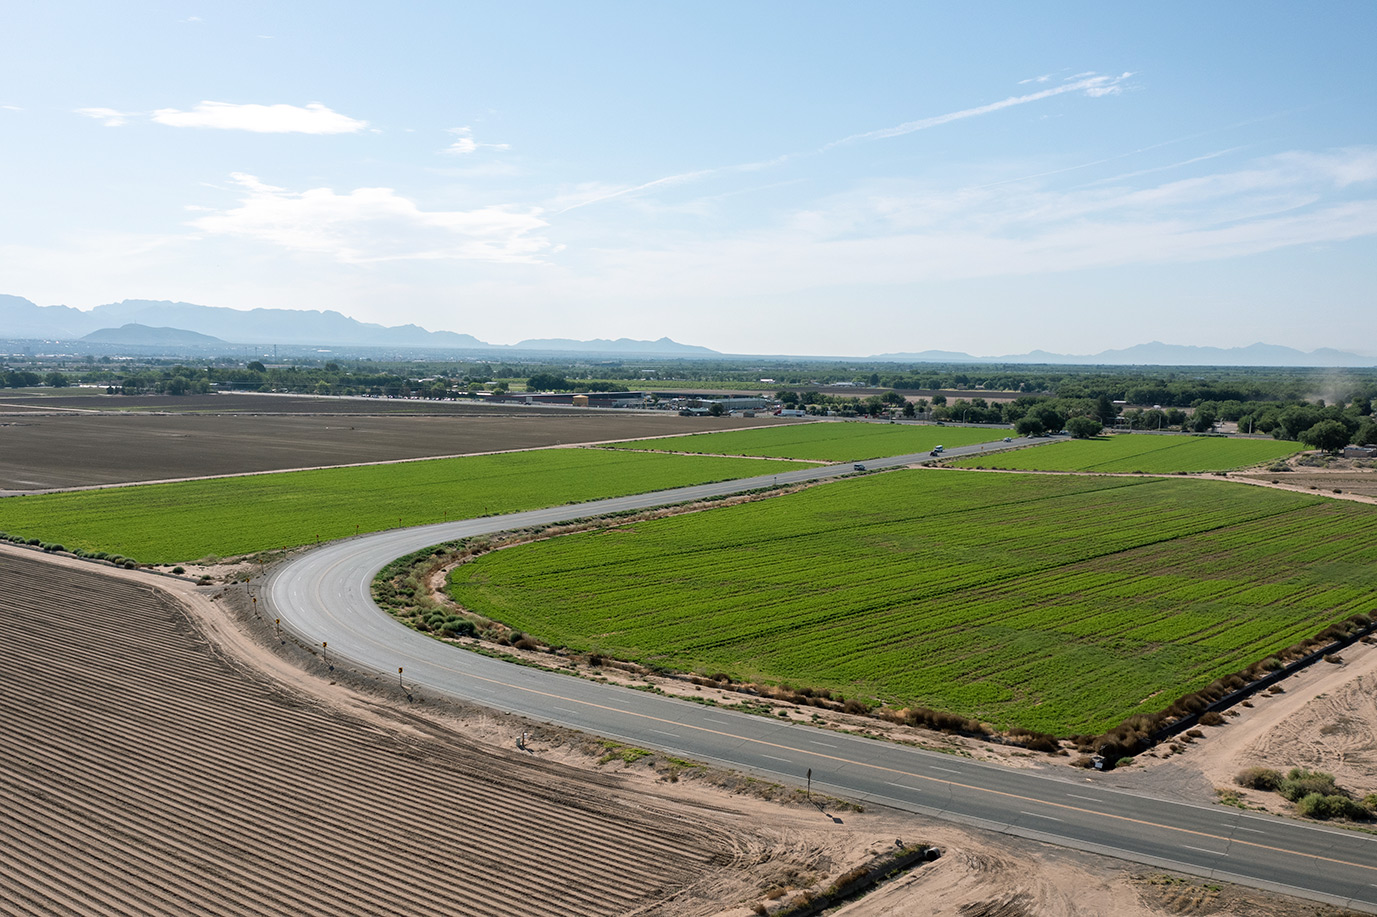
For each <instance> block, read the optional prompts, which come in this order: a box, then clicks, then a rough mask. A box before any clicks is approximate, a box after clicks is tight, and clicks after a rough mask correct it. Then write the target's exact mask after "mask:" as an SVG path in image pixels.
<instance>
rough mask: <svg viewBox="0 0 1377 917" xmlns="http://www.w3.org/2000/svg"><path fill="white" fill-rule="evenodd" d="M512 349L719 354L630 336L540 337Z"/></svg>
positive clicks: (665, 341) (704, 349)
mask: <svg viewBox="0 0 1377 917" xmlns="http://www.w3.org/2000/svg"><path fill="white" fill-rule="evenodd" d="M512 348H513V349H519V350H560V351H564V350H573V351H582V352H585V353H586V352H589V351H592V352H595V353H639V354H661V355H676V354H677V355H683V356H688V355H694V354H696V355H698V356H720V355H721V354H720V353H719V352H718V351H716V350H711V349H709V348H707V347H699V346H697V345H695V344H680V343H678V342H677V341H671V340H670V339H669V338H660V339H659V340H658V341H633V340H631V339H630V338H617V339H616V340H615V341H609V340H607V339H606V338H597V339H595V340H592V341H571V340H569V339H568V338H540V339H535V340H529V341H521V342H520V343H517V344H513V345H512Z"/></svg>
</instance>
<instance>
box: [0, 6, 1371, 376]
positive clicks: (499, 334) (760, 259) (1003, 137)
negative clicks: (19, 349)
mask: <svg viewBox="0 0 1377 917" xmlns="http://www.w3.org/2000/svg"><path fill="white" fill-rule="evenodd" d="M7 6H8V8H7V10H6V13H5V15H4V24H5V27H4V29H3V30H0V293H10V294H14V295H18V296H24V297H27V298H29V299H31V300H33V301H34V302H36V303H39V304H40V305H54V304H64V305H68V306H75V307H77V308H82V309H89V308H92V307H94V306H97V305H100V304H102V303H107V302H114V301H118V300H122V299H167V300H179V301H186V302H194V303H199V304H203V305H212V306H228V307H231V308H235V309H252V308H255V307H268V308H291V309H333V310H337V311H339V312H342V313H344V314H346V315H349V316H351V317H353V318H356V319H359V320H361V321H369V322H380V323H382V324H386V325H399V324H405V323H415V324H419V325H422V326H423V327H426V328H428V329H430V330H448V331H455V332H462V333H468V334H472V335H474V336H476V337H478V338H480V339H482V340H484V341H487V342H489V343H495V344H510V343H515V342H517V341H520V340H524V339H529V338H550V337H564V338H575V339H580V340H587V339H593V338H621V337H628V338H634V339H647V340H653V339H657V338H660V337H662V336H668V337H670V338H672V339H674V340H676V341H679V342H682V343H688V344H697V345H702V346H706V347H711V348H713V349H715V350H719V351H723V352H729V353H756V354H812V355H833V356H866V355H873V354H880V353H894V352H917V351H923V350H934V349H936V350H953V351H963V352H967V353H971V354H976V355H998V354H1017V353H1024V352H1027V351H1029V350H1033V349H1043V350H1048V351H1053V352H1059V353H1074V354H1091V353H1097V352H1099V351H1102V350H1106V349H1111V348H1118V347H1126V346H1130V345H1132V344H1136V343H1143V342H1146V341H1152V340H1160V341H1165V342H1168V343H1179V344H1197V345H1210V346H1220V347H1230V346H1244V345H1247V344H1251V343H1254V342H1256V341H1262V342H1266V343H1274V344H1286V345H1290V346H1292V347H1297V348H1300V349H1302V350H1311V349H1314V348H1318V347H1336V348H1339V349H1342V350H1348V351H1352V352H1357V353H1362V354H1364V355H1377V296H1374V290H1375V289H1377V283H1375V282H1374V281H1377V54H1374V53H1373V51H1372V47H1371V41H1372V36H1373V35H1374V34H1377V3H1372V2H1368V0H1356V2H1355V0H1332V2H1327V3H1322V4H1299V3H1268V2H1256V0H1249V2H1233V0H1221V2H1212V3H1203V4H1202V3H1198V2H1190V3H1160V4H1133V5H1130V6H1131V8H1116V6H1115V5H1113V4H1108V5H1106V4H1103V3H1094V4H1091V3H1085V4H1076V3H1058V4H1053V5H1048V4H1029V3H1019V4H1016V3H995V2H989V3H961V4H955V3H940V4H939V3H922V2H916V0H915V2H904V3H900V2H894V3H881V2H872V3H813V2H770V0H757V2H750V3H741V2H739V0H738V2H732V3H714V2H706V0H695V2H683V3H676V2H665V3H644V2H637V3H632V2H627V3H606V2H596V0H583V2H578V3H574V2H566V3H543V2H520V3H501V4H499V3H485V4H478V3H459V2H443V3H430V2H419V0H418V2H407V3H393V4H382V3H351V2H330V3H312V2H292V3H280V2H274V3H257V2H249V0H236V2H233V3H230V2H199V0H198V2H127V3H117V4H112V3H108V2H103V0H102V2H92V3H77V2H62V0H54V2H37V0H13V2H11V3H10V4H8V5H7ZM1119 6H1120V7H1124V6H1125V5H1122V4H1121V5H1119Z"/></svg>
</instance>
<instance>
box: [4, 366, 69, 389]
mask: <svg viewBox="0 0 1377 917" xmlns="http://www.w3.org/2000/svg"><path fill="white" fill-rule="evenodd" d="M49 375H56V376H60V377H61V378H62V380H63V384H64V385H65V384H66V377H65V376H61V373H49ZM42 384H43V377H42V376H40V375H39V374H38V373H31V372H28V371H27V370H19V369H11V370H8V371H6V372H4V373H0V388H31V387H33V386H35V385H42Z"/></svg>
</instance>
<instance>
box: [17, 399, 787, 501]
mask: <svg viewBox="0 0 1377 917" xmlns="http://www.w3.org/2000/svg"><path fill="white" fill-rule="evenodd" d="M78 400H80V399H78ZM88 400H89V399H88ZM125 400H127V401H128V400H134V399H125ZM202 400H208V401H210V402H213V403H214V404H215V405H216V406H219V405H221V404H222V403H226V402H228V403H229V404H230V406H231V410H229V411H228V412H227V413H224V414H207V413H190V412H186V411H183V412H179V413H174V414H163V413H143V412H129V413H82V414H72V413H68V414H55V413H49V412H45V413H42V414H39V413H38V412H34V411H30V412H27V413H23V414H20V413H10V414H9V415H7V416H6V415H4V414H3V413H0V492H3V491H17V492H31V491H36V490H46V489H52V488H64V487H80V486H88V485H96V484H118V483H129V482H134V481H154V480H169V479H177V478H189V477H200V476H206V475H221V474H235V473H241V472H253V471H277V470H285V469H291V468H310V467H318V466H323V465H347V464H353V463H363V462H380V461H395V460H398V459H411V458H422V457H427V456H447V455H472V454H476V453H482V452H501V451H505V450H511V449H535V448H542V447H548V446H559V445H568V444H574V443H588V442H605V441H608V440H620V439H639V438H643V437H647V436H668V435H675V434H680V433H697V432H701V431H704V430H733V429H740V428H742V427H750V426H759V425H762V424H772V423H780V422H781V420H780V419H779V418H774V417H760V418H743V417H712V418H708V417H680V416H679V415H678V414H675V413H672V412H669V411H663V412H661V411H655V412H632V411H599V410H592V409H583V410H578V409H568V408H566V409H551V408H531V407H515V406H508V407H498V406H493V407H484V406H469V407H468V408H467V410H458V409H452V410H449V411H447V412H444V413H442V414H441V415H438V416H437V415H427V416H405V414H397V413H390V414H389V413H380V414H370V413H362V411H364V410H365V409H371V408H372V407H374V405H375V403H376V404H378V405H383V406H386V405H388V404H389V402H387V401H386V400H384V399H368V400H363V401H349V402H345V401H335V400H329V399H321V400H306V399H287V398H282V399H279V398H270V397H257V396H241V397H236V396H206V397H205V398H203V399H202ZM245 401H247V402H251V403H252V406H254V407H256V408H257V409H258V410H257V411H256V412H254V413H248V406H244V405H241V404H240V402H245ZM29 403H32V402H29ZM402 403H403V404H405V403H406V402H402ZM413 403H414V402H413ZM435 404H443V403H442V402H435ZM3 405H4V402H3V401H0V411H3V410H4V407H3ZM342 405H348V406H349V407H350V408H351V409H352V410H353V411H354V412H357V413H350V414H343V413H340V412H339V411H337V410H334V411H332V410H328V408H339V407H340V406H342ZM317 406H322V409H321V410H320V411H318V412H314V413H307V412H306V409H313V408H315V407H317ZM286 408H292V409H293V410H292V411H287V410H285V409H286ZM784 422H788V421H784Z"/></svg>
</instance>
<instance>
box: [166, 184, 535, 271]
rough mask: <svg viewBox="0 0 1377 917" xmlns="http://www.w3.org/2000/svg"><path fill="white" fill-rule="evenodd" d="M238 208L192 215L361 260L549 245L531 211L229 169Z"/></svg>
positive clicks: (491, 255)
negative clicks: (280, 180) (431, 203)
mask: <svg viewBox="0 0 1377 917" xmlns="http://www.w3.org/2000/svg"><path fill="white" fill-rule="evenodd" d="M232 179H233V181H234V183H235V185H237V186H238V187H239V189H241V195H242V196H241V198H240V201H239V204H238V206H237V207H234V208H232V209H228V210H222V211H215V212H212V213H208V214H206V215H205V216H201V217H197V218H196V219H194V220H192V221H191V225H192V226H194V227H195V228H197V229H199V230H201V231H202V232H205V233H213V234H222V235H233V236H239V237H245V238H250V239H256V240H259V241H262V242H267V243H270V244H273V245H277V246H280V247H282V248H285V249H288V250H291V251H295V252H301V253H311V254H318V255H324V256H327V257H331V258H334V259H336V260H339V261H344V262H351V263H364V262H375V261H400V260H475V261H495V262H533V261H537V260H539V256H540V255H541V254H542V253H543V252H545V251H547V250H549V249H551V244H550V242H549V240H548V239H546V238H545V237H544V235H542V234H541V230H543V229H545V228H546V226H547V225H548V224H547V223H546V221H545V220H544V219H542V218H541V216H540V211H539V210H538V209H526V210H518V209H514V208H508V207H482V208H479V209H476V210H451V211H435V210H422V209H421V208H420V207H419V206H417V205H416V203H415V202H414V201H412V200H409V199H408V198H405V197H402V196H401V195H399V194H397V193H396V192H395V191H394V190H392V189H391V188H357V189H355V190H353V191H349V192H347V193H344V194H337V193H336V192H335V191H333V190H332V189H330V188H313V189H310V190H307V191H287V190H285V189H282V188H276V187H273V186H271V185H268V184H265V183H263V182H261V181H259V180H258V179H257V178H256V177H254V176H252V175H245V174H242V173H236V174H235V175H233V176H232Z"/></svg>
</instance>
